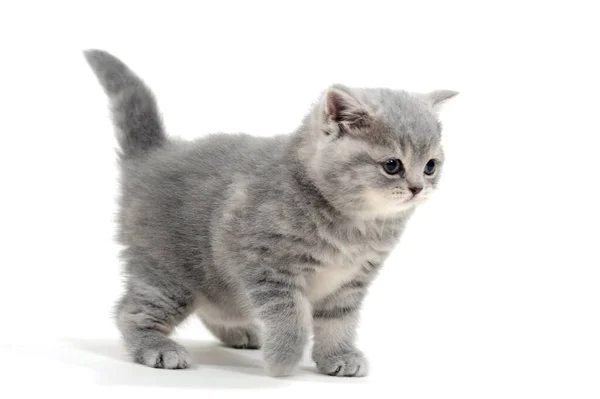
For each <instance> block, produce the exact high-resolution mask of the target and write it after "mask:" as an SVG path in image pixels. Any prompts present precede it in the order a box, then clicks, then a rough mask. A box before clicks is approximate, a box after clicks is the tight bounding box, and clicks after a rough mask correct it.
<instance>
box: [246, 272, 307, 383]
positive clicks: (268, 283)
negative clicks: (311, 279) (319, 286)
mask: <svg viewBox="0 0 600 399" xmlns="http://www.w3.org/2000/svg"><path fill="white" fill-rule="evenodd" d="M246 286H247V288H248V295H249V298H250V301H251V303H252V305H253V306H254V308H255V312H256V317H257V319H258V322H259V323H260V324H261V327H262V338H263V345H262V349H263V357H264V360H265V363H266V371H267V373H269V374H270V375H272V376H278V377H279V376H287V375H290V374H292V373H293V371H294V369H295V368H296V366H297V365H298V364H299V363H300V361H301V359H302V356H303V354H304V350H305V348H306V344H307V343H308V335H309V332H310V328H311V319H312V317H311V310H310V303H309V302H308V299H307V298H306V295H305V289H304V280H303V279H302V278H301V277H300V276H297V275H292V274H290V273H289V272H284V271H278V270H275V269H265V268H261V271H260V272H259V273H256V274H255V275H253V276H249V277H246Z"/></svg>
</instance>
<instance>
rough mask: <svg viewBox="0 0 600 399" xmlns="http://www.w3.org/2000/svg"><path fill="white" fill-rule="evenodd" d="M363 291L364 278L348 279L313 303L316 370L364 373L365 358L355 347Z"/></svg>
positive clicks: (336, 372) (341, 374) (349, 374)
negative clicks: (358, 279) (324, 298)
mask: <svg viewBox="0 0 600 399" xmlns="http://www.w3.org/2000/svg"><path fill="white" fill-rule="evenodd" d="M365 291H366V288H365V283H364V282H360V281H352V282H350V283H348V284H346V285H344V286H342V287H341V288H340V289H339V290H338V292H336V293H335V295H333V296H331V297H330V298H328V299H326V300H324V301H321V302H319V303H317V304H315V308H314V311H313V318H314V319H313V325H314V327H313V328H314V346H313V352H312V358H313V360H314V361H315V362H316V364H317V369H318V370H319V372H321V373H323V374H328V375H332V376H348V377H362V376H365V375H366V374H367V371H368V364H367V359H366V358H365V356H364V355H363V354H362V352H361V351H360V350H358V349H357V348H356V347H355V340H356V328H357V325H358V316H359V315H358V312H359V307H360V304H361V302H362V299H363V297H364V295H365Z"/></svg>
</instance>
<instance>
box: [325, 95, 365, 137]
mask: <svg viewBox="0 0 600 399" xmlns="http://www.w3.org/2000/svg"><path fill="white" fill-rule="evenodd" d="M324 103H325V104H324V110H325V116H326V118H327V119H328V120H330V121H332V122H334V123H337V124H339V125H342V126H344V127H346V128H349V129H359V128H362V127H365V126H367V125H368V124H369V122H370V121H371V114H370V112H369V110H368V109H367V108H366V107H365V106H364V105H363V104H362V103H361V102H360V101H359V100H358V99H357V98H356V97H355V96H354V95H353V94H352V92H351V90H350V89H349V88H347V87H345V86H342V85H333V86H331V87H330V88H329V89H327V92H326V93H325V96H324Z"/></svg>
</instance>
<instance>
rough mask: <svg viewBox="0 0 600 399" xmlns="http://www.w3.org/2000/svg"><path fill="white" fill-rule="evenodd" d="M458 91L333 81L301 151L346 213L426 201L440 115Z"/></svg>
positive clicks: (436, 168) (438, 165)
mask: <svg viewBox="0 0 600 399" xmlns="http://www.w3.org/2000/svg"><path fill="white" fill-rule="evenodd" d="M457 94H458V93H457V92H454V91H449V90H439V91H434V92H430V93H423V94H422V93H409V92H405V91H395V90H390V89H354V88H349V87H345V86H342V85H334V86H332V87H330V88H329V89H328V90H326V91H325V93H324V94H323V96H322V98H321V100H320V102H319V103H318V104H317V105H316V106H315V108H314V110H313V112H312V113H311V115H310V116H309V118H308V120H307V123H308V124H309V129H307V134H308V136H307V137H306V140H304V143H303V145H302V146H301V148H300V149H299V154H300V157H301V159H302V160H303V162H304V164H305V167H306V169H307V171H308V173H309V175H310V177H311V179H312V180H313V181H314V183H315V184H316V185H317V187H318V188H319V190H320V191H321V192H322V193H323V195H324V196H325V197H326V198H327V200H328V201H330V202H331V203H332V204H333V205H334V206H335V207H336V208H338V209H339V210H340V211H342V212H343V213H345V214H348V215H353V216H356V217H362V218H373V217H389V216H392V215H393V214H396V213H399V212H402V211H405V210H407V209H410V208H412V207H414V206H415V205H418V204H419V203H422V202H423V201H425V200H427V199H428V198H429V196H430V195H431V194H432V192H433V191H434V190H435V189H436V187H437V183H438V181H439V178H440V173H441V170H442V167H443V164H444V152H443V149H442V145H441V141H440V138H441V124H440V122H439V120H438V118H437V112H438V110H439V108H440V106H441V105H442V103H444V102H445V101H446V100H448V99H450V98H452V97H454V96H455V95H457Z"/></svg>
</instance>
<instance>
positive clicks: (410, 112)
mask: <svg viewBox="0 0 600 399" xmlns="http://www.w3.org/2000/svg"><path fill="white" fill-rule="evenodd" d="M365 94H366V95H368V96H369V97H371V99H372V101H373V103H374V105H375V106H376V107H377V117H376V119H377V121H376V124H375V126H373V130H374V131H373V132H372V133H373V135H372V138H373V139H375V140H376V141H377V142H378V144H379V145H384V146H386V147H392V148H394V147H395V148H398V149H399V150H400V151H402V152H410V153H411V155H412V156H416V157H419V156H425V155H426V154H427V153H429V152H431V151H433V150H435V149H436V147H438V146H439V144H440V136H441V134H440V131H441V129H440V125H439V122H438V120H437V119H436V117H435V115H434V114H433V112H432V111H431V109H430V108H429V107H428V106H427V104H426V103H425V102H424V101H422V100H421V99H419V98H418V97H416V96H414V95H411V94H410V93H408V92H405V91H395V90H388V89H375V90H373V89H371V90H368V92H367V93H365Z"/></svg>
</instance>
